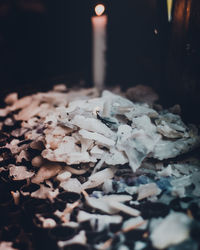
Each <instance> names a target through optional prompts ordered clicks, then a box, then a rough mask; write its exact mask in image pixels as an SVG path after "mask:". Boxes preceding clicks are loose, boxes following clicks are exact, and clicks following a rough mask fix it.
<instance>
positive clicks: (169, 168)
mask: <svg viewBox="0 0 200 250" xmlns="http://www.w3.org/2000/svg"><path fill="white" fill-rule="evenodd" d="M172 174H173V170H172V166H171V165H168V166H167V167H166V168H164V169H163V170H161V171H158V175H159V176H162V177H168V176H172Z"/></svg>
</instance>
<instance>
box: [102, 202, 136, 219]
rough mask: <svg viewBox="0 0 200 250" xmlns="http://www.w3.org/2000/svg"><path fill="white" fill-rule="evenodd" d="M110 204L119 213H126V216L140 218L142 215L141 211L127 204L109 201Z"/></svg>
mask: <svg viewBox="0 0 200 250" xmlns="http://www.w3.org/2000/svg"><path fill="white" fill-rule="evenodd" d="M107 202H108V204H109V205H110V207H111V208H113V209H114V208H115V209H118V210H119V211H121V212H123V213H125V214H129V215H131V216H139V215H140V211H139V210H137V209H135V208H132V207H129V206H127V205H125V204H122V203H120V202H117V201H114V200H110V201H107Z"/></svg>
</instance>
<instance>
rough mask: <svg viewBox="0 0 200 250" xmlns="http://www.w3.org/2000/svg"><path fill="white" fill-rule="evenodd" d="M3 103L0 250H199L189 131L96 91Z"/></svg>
mask: <svg viewBox="0 0 200 250" xmlns="http://www.w3.org/2000/svg"><path fill="white" fill-rule="evenodd" d="M5 103H6V107H5V108H3V109H0V128H1V132H0V152H1V155H0V241H1V243H0V250H3V249H10V250H11V249H26V250H28V249H65V250H66V249H99V250H104V249H119V250H126V249H127V250H128V249H133V250H142V249H169V250H179V249H180V250H182V249H190V250H197V249H199V246H200V240H199V235H200V222H199V220H200V209H199V208H200V163H199V160H198V159H197V158H195V157H193V154H192V153H191V152H192V151H194V150H195V149H196V148H198V146H199V143H200V136H199V135H198V129H197V127H195V126H194V125H190V126H186V125H185V124H184V123H183V121H182V120H181V117H180V116H179V115H178V114H175V112H174V113H173V112H169V111H168V110H163V109H161V108H159V109H158V108H157V109H156V108H155V107H156V105H153V104H152V105H148V104H146V103H139V102H137V103H136V102H135V103H134V102H132V101H130V100H129V99H127V98H126V97H125V95H122V94H121V95H117V94H114V93H113V92H110V91H106V90H105V91H103V93H102V95H101V96H99V95H98V92H97V91H96V90H95V89H82V90H68V89H66V88H65V86H62V85H59V86H55V87H54V89H53V90H52V91H49V92H46V93H37V94H33V95H30V96H25V97H23V98H20V99H18V95H17V94H16V93H11V94H9V95H8V96H7V97H6V98H5ZM157 107H158V106H157ZM172 111H173V110H172Z"/></svg>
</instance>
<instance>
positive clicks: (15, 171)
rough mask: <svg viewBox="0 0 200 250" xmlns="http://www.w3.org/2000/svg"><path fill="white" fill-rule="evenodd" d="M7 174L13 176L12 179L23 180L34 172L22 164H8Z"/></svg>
mask: <svg viewBox="0 0 200 250" xmlns="http://www.w3.org/2000/svg"><path fill="white" fill-rule="evenodd" d="M9 174H10V176H11V177H13V180H25V179H28V178H31V177H32V176H33V175H34V172H31V171H28V170H27V168H26V167H24V166H14V165H10V168H9Z"/></svg>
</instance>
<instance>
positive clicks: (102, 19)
mask: <svg viewBox="0 0 200 250" xmlns="http://www.w3.org/2000/svg"><path fill="white" fill-rule="evenodd" d="M104 12H105V6H104V5H103V4H98V5H96V7H95V13H96V16H93V17H92V30H93V82H94V86H95V87H96V88H97V89H98V90H102V89H103V87H104V82H105V77H106V27H107V21H108V17H107V15H105V14H104Z"/></svg>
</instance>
